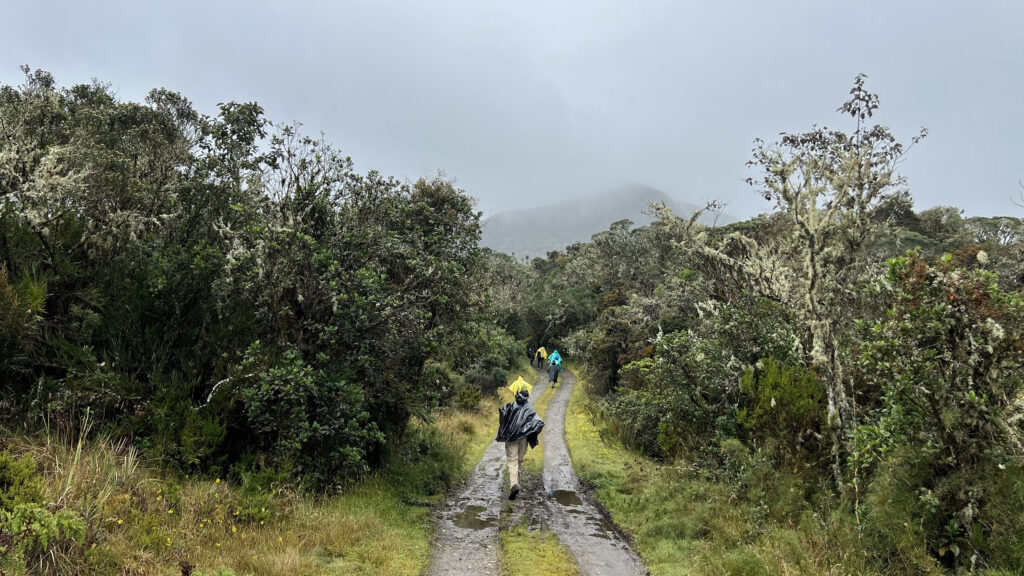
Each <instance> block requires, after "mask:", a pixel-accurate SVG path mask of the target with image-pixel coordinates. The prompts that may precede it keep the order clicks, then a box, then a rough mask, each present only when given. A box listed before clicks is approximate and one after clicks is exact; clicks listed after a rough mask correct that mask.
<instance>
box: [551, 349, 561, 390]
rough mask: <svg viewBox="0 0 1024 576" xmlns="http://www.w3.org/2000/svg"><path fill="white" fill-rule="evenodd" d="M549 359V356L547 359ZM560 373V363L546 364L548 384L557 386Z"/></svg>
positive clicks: (552, 361) (553, 361)
mask: <svg viewBox="0 0 1024 576" xmlns="http://www.w3.org/2000/svg"><path fill="white" fill-rule="evenodd" d="M548 358H549V359H550V356H549V357H548ZM561 372H562V363H561V362H557V361H555V360H551V363H550V364H548V382H552V383H554V384H558V375H559V374H560V373H561Z"/></svg>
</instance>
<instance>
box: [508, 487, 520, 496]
mask: <svg viewBox="0 0 1024 576" xmlns="http://www.w3.org/2000/svg"><path fill="white" fill-rule="evenodd" d="M518 495H519V485H518V484H516V485H515V486H513V487H512V489H511V490H509V491H508V499H509V500H515V499H516V496H518Z"/></svg>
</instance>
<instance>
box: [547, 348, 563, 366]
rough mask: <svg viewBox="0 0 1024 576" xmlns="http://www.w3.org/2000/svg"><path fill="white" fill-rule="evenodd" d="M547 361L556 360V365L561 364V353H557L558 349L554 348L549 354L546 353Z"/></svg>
mask: <svg viewBox="0 0 1024 576" xmlns="http://www.w3.org/2000/svg"><path fill="white" fill-rule="evenodd" d="M548 362H558V365H559V366H561V365H562V355H561V354H559V353H558V350H555V351H554V352H552V353H551V354H548Z"/></svg>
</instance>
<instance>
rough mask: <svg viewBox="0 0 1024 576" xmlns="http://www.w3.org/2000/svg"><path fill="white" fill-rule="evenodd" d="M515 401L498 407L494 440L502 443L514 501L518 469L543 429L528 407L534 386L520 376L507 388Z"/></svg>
mask: <svg viewBox="0 0 1024 576" xmlns="http://www.w3.org/2000/svg"><path fill="white" fill-rule="evenodd" d="M509 389H510V390H511V391H512V394H514V395H515V400H513V401H511V402H509V403H508V404H505V405H504V406H502V407H501V408H498V434H497V436H495V437H494V439H495V440H497V441H498V442H504V443H505V458H506V459H507V461H508V483H509V491H508V499H509V500H515V499H516V496H517V495H518V494H519V469H520V468H521V467H522V464H523V458H525V457H526V450H527V449H528V448H527V447H529V448H536V447H537V443H538V442H539V440H538V438H537V437H538V435H539V434H540V431H541V430H543V429H544V421H543V420H541V419H540V416H537V412H536V411H535V410H534V409H533V406H532V405H530V402H529V399H530V391H531V390H533V387H532V386H530V385H529V384H527V382H526V380H523V377H522V376H520V377H519V378H518V379H517V380H516V381H515V382H513V383H512V385H511V386H509Z"/></svg>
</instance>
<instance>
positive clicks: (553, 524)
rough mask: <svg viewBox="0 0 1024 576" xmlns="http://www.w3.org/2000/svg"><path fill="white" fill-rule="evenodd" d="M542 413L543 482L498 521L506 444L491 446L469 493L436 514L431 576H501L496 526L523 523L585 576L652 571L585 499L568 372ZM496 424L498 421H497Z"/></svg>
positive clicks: (539, 390) (542, 386)
mask: <svg viewBox="0 0 1024 576" xmlns="http://www.w3.org/2000/svg"><path fill="white" fill-rule="evenodd" d="M537 377H538V380H537V383H536V385H535V386H534V389H533V398H534V399H536V398H540V396H541V395H542V394H543V393H544V391H545V390H546V388H547V375H546V374H542V373H538V375H537ZM560 380H561V381H560V382H559V384H558V385H557V387H556V389H555V393H554V396H553V397H552V398H551V400H550V402H549V403H548V408H547V413H546V414H545V415H544V422H545V425H544V431H543V432H542V433H541V436H540V439H541V442H542V443H543V444H544V467H543V472H542V478H541V479H539V480H540V481H538V479H536V478H531V479H530V481H529V482H528V483H527V482H524V484H528V485H529V486H524V491H523V493H522V494H521V495H520V497H519V499H517V500H516V501H515V502H513V503H512V505H511V510H510V511H509V512H510V514H509V516H510V517H506V519H505V521H504V522H499V520H500V519H501V512H502V508H503V506H504V505H505V503H506V502H507V495H508V491H507V486H506V485H505V484H506V481H505V480H504V477H503V474H502V472H503V470H504V467H505V449H504V445H503V444H501V443H498V442H492V443H491V445H490V446H488V447H487V450H486V452H485V453H484V457H483V458H482V459H481V460H480V463H479V464H477V466H476V468H475V469H474V471H473V473H472V475H471V476H470V479H469V481H468V483H467V484H466V487H465V488H464V489H463V490H462V491H461V492H460V493H458V494H457V495H456V496H455V497H453V498H452V499H451V500H450V501H449V502H448V503H447V504H446V505H445V506H444V507H442V508H441V509H440V511H439V512H438V514H437V517H436V521H437V534H436V536H435V542H434V558H433V561H432V563H431V567H430V569H429V570H428V571H427V574H428V575H429V576H497V575H498V549H499V542H498V530H499V524H500V525H505V526H508V525H510V524H516V523H519V522H521V521H523V520H524V519H525V521H526V524H527V526H528V527H529V529H530V530H531V531H532V530H539V529H542V528H545V529H548V530H551V531H552V532H554V533H555V534H556V535H557V536H558V539H559V541H561V543H562V544H563V545H564V546H565V547H566V548H567V549H568V550H569V552H570V553H571V554H572V555H573V557H574V558H575V559H576V562H577V563H578V565H579V570H580V574H581V575H582V576H605V575H616V576H618V575H623V576H632V575H637V576H640V575H644V574H647V570H646V569H645V568H644V567H643V564H642V563H641V562H640V559H639V558H638V557H637V555H636V554H635V553H634V552H633V551H632V550H631V549H630V547H629V545H628V544H627V543H626V541H625V540H624V539H623V538H622V536H621V535H620V533H619V532H618V531H617V530H616V529H615V527H614V525H613V524H612V523H611V521H610V520H609V519H608V518H607V517H606V516H605V515H604V514H602V513H601V511H600V510H599V509H598V508H597V506H595V505H594V503H593V502H592V501H591V500H590V498H589V496H588V495H587V494H585V493H584V492H583V490H582V487H581V485H580V481H579V478H578V477H577V476H576V471H575V470H574V469H573V467H572V460H571V459H570V456H569V449H568V446H567V445H566V442H565V413H566V408H567V406H568V404H569V397H570V396H571V395H572V390H573V387H574V386H575V384H576V377H575V376H574V375H573V374H572V373H571V372H569V371H568V370H565V371H563V373H562V377H561V378H560ZM495 418H497V416H495Z"/></svg>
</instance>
